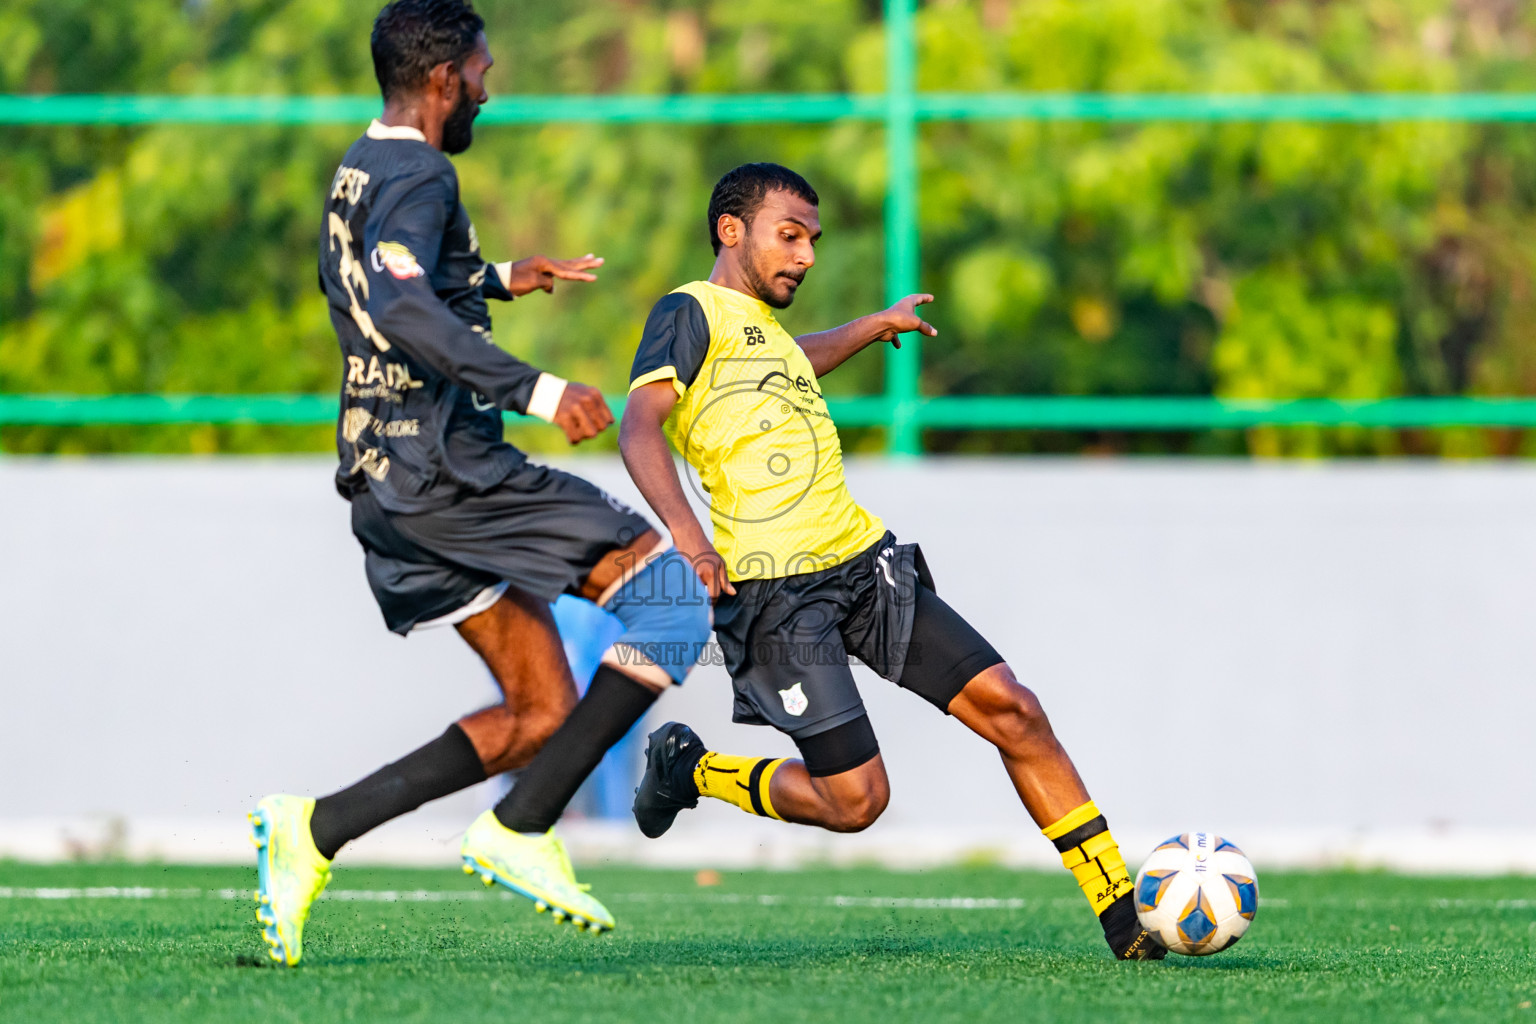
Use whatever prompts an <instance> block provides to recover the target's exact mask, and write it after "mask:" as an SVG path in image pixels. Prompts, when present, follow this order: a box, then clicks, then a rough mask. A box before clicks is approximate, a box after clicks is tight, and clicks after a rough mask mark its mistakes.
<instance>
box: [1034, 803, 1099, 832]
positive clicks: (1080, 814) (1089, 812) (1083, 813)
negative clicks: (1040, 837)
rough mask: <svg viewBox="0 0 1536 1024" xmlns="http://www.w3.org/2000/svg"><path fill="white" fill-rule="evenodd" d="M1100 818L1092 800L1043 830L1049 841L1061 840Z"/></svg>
mask: <svg viewBox="0 0 1536 1024" xmlns="http://www.w3.org/2000/svg"><path fill="white" fill-rule="evenodd" d="M1098 816H1099V808H1098V806H1097V805H1096V804H1094V802H1093V801H1092V800H1089V801H1088V802H1087V803H1085V804H1083V806H1081V807H1078V808H1076V809H1075V810H1071V811H1068V812H1067V813H1066V816H1065V817H1063V818H1061V819H1060V820H1058V821H1055V822H1053V823H1051V824H1049V825H1047V826H1045V828H1043V829H1041V831H1042V832H1044V833H1045V838H1047V839H1052V840H1055V839H1060V838H1061V837H1062V836H1064V835H1066V834H1067V833H1068V832H1071V831H1072V830H1073V829H1075V828H1077V827H1078V826H1079V825H1086V824H1087V823H1088V822H1090V821H1092V820H1093V819H1094V818H1097V817H1098Z"/></svg>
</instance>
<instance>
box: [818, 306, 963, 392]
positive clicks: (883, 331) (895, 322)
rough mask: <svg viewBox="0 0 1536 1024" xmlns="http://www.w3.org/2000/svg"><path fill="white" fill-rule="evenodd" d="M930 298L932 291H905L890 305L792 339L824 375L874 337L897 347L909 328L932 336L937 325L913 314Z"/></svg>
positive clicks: (873, 341) (869, 343) (875, 340)
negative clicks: (928, 292) (888, 307)
mask: <svg viewBox="0 0 1536 1024" xmlns="http://www.w3.org/2000/svg"><path fill="white" fill-rule="evenodd" d="M932 301H933V296H932V295H926V294H919V295H908V296H907V297H906V298H904V299H902V300H901V301H900V302H898V303H896V304H895V305H894V306H892V307H891V308H890V309H884V310H881V311H880V312H878V313H871V314H870V315H869V316H861V317H859V318H858V319H857V320H854V321H851V322H850V323H846V324H843V326H841V327H834V328H832V329H831V330H830V331H821V332H819V333H817V334H802V335H800V337H798V338H796V339H795V342H796V343H797V344H798V345H799V346H800V348H801V350H803V351H804V352H805V354H806V357H807V358H809V359H810V361H811V369H813V370H815V371H816V376H818V377H825V376H826V375H827V374H829V373H831V372H832V371H833V370H835V369H837V368H838V367H839V366H841V365H843V363H844V362H845V361H846V360H847V359H848V358H849V357H850V356H852V355H854V354H856V353H858V352H859V351H861V350H862V349H863V348H864V347H865V346H867V345H872V344H874V343H875V342H877V341H889V342H892V343H894V344H895V346H896V347H897V348H901V335H903V334H906V333H908V332H909V331H920V332H921V333H923V334H926V335H928V337H930V338H932V337H935V336H936V335H937V334H938V333H939V329H938V328H937V327H935V326H933V325H932V324H930V323H929V322H928V321H926V320H924V319H923V318H922V317H920V316H918V315H917V307H918V306H921V305H923V304H924V303H927V302H932Z"/></svg>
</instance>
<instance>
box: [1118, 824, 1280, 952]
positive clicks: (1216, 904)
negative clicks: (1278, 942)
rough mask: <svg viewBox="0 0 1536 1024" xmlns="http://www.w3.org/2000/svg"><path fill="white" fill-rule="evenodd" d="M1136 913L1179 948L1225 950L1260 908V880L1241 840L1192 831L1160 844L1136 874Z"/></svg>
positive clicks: (1171, 946)
mask: <svg viewBox="0 0 1536 1024" xmlns="http://www.w3.org/2000/svg"><path fill="white" fill-rule="evenodd" d="M1135 899H1136V916H1137V917H1138V918H1140V919H1141V926H1142V927H1143V928H1145V929H1146V930H1147V931H1149V932H1151V933H1152V934H1153V936H1154V937H1156V939H1157V941H1158V942H1161V943H1162V944H1163V945H1164V946H1167V947H1168V948H1169V949H1170V950H1172V951H1173V952H1175V953H1183V954H1185V955H1186V956H1206V955H1208V954H1210V953H1219V952H1221V951H1222V950H1223V949H1226V948H1227V947H1228V946H1230V945H1232V944H1233V943H1234V942H1236V941H1237V940H1238V939H1240V938H1242V937H1243V933H1244V932H1246V931H1247V930H1248V926H1249V925H1250V924H1252V923H1253V916H1254V914H1256V913H1258V910H1259V880H1258V876H1257V875H1255V874H1254V873H1253V865H1252V864H1251V863H1249V861H1248V858H1247V857H1246V856H1245V855H1244V854H1243V851H1242V850H1240V849H1238V848H1237V844H1236V843H1233V842H1232V841H1231V840H1228V839H1223V838H1222V837H1221V836H1219V835H1216V834H1215V833H1213V832H1186V833H1184V834H1183V835H1180V836H1174V837H1173V838H1172V839H1169V840H1166V841H1164V842H1162V843H1160V844H1158V847H1157V849H1155V850H1153V851H1152V853H1151V855H1150V856H1149V857H1147V860H1146V863H1144V864H1142V866H1141V870H1140V871H1138V872H1137V873H1136V891H1135Z"/></svg>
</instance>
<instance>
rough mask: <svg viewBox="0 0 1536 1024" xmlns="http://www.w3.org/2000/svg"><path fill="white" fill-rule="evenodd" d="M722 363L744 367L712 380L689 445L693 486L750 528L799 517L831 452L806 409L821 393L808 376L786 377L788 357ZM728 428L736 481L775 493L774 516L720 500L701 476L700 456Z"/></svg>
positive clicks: (720, 511)
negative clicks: (825, 454) (827, 452)
mask: <svg viewBox="0 0 1536 1024" xmlns="http://www.w3.org/2000/svg"><path fill="white" fill-rule="evenodd" d="M745 330H747V331H748V332H751V331H753V330H757V331H759V333H761V329H760V328H755V327H751V326H748V327H747V328H745ZM748 337H749V339H750V333H749V335H748ZM748 343H749V344H750V343H751V342H750V340H749V342H748ZM720 362H721V363H727V362H730V363H737V364H738V365H736V366H732V367H731V369H730V374H729V376H727V377H725V379H720V378H715V379H712V380H711V381H710V382H709V384H708V385H707V394H708V397H707V398H706V399H705V401H704V403H703V405H702V406H701V407H700V408H699V410H698V412H697V413H695V414H694V416H693V420H692V422H691V423H690V424H689V426H688V434H687V436H686V437H684V438H683V443H682V449H683V456H684V461H685V462H686V463H687V465H688V468H689V472H688V482H689V484H690V485H692V487H693V489H694V493H696V494H697V495H698V496H699V499H700V500H701V501H703V502H704V503H705V504H707V505H709V507H710V511H711V512H712V513H713V514H714V515H715V516H718V517H721V518H724V519H728V520H730V521H732V522H736V523H743V524H762V523H768V522H772V521H774V520H775V519H779V518H781V517H782V516H786V515H788V514H790V513H791V512H793V511H794V510H795V508H796V507H797V506H798V505H799V504H800V503H801V502H802V501H803V500H804V499H805V496H806V495H807V494H809V493H810V492H811V489H812V487H813V486H814V485H815V483H816V475H817V472H818V471H819V470H820V468H821V459H822V454H823V453H822V451H821V444H820V441H819V440H818V438H817V435H816V428H815V426H814V424H812V422H811V418H810V417H811V411H810V410H808V409H807V408H805V405H806V403H807V402H809V401H810V400H813V399H820V398H821V392H820V391H818V390H816V387H815V386H814V385H813V384H811V382H810V381H808V380H806V379H805V378H804V377H803V376H802V377H798V378H797V377H791V376H790V375H789V374H788V373H787V372H785V370H786V369H787V367H786V365H785V362H784V360H782V359H775V358H768V357H761V358H751V359H744V360H720ZM722 425H724V426H726V427H727V429H729V431H730V432H731V433H732V434H734V435H735V436H736V438H737V443H736V445H735V446H734V452H735V453H736V454H735V456H733V462H732V469H731V474H732V476H733V477H734V478H735V479H736V481H737V482H738V483H739V484H742V485H744V487H745V488H747V489H750V490H753V491H757V492H759V493H762V492H769V491H771V492H774V493H775V499H774V501H773V502H772V503H771V511H767V512H766V514H763V513H764V511H765V510H764V508H763V507H761V506H759V507H755V508H752V509H750V510H744V509H742V508H741V507H740V506H737V505H734V504H731V505H728V504H727V503H726V502H723V501H717V500H715V496H714V495H711V494H710V493H709V490H708V488H706V487H705V486H704V484H703V482H702V481H701V480H699V479H698V478H697V477H696V475H695V474H696V469H695V466H696V465H697V463H698V462H700V461H701V460H700V458H699V457H698V456H699V454H701V453H702V450H703V449H705V448H707V447H709V446H708V445H707V444H705V443H703V441H702V439H703V438H705V437H707V436H709V435H711V434H713V433H714V432H715V431H716V430H718V429H719V428H720V427H721V426H722ZM696 435H697V439H696ZM744 512H745V514H743V513H744Z"/></svg>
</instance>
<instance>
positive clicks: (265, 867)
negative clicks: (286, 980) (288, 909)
mask: <svg viewBox="0 0 1536 1024" xmlns="http://www.w3.org/2000/svg"><path fill="white" fill-rule="evenodd" d="M246 817H247V818H248V819H249V820H250V823H251V842H252V844H254V845H255V847H256V923H257V924H259V925H261V937H262V939H264V940H265V941H266V943H267V946H268V949H267V955H268V956H269V957H270V958H271V959H272V960H273V961H274V962H275V963H279V964H283V965H285V966H287V967H293V966H296V965H297V964H298V962H299V960H298V958H297V957H293V958H291V959H290V957H289V951H288V947H287V945H286V944H285V943H284V942H283V937H282V935H281V934H279V933H278V930H277V917H276V915H274V914H273V913H272V912H271V910H270V909H269V908H271V906H272V889H271V886H270V884H269V882H268V879H269V878H270V877H271V871H272V844H271V836H272V824H271V822H269V821H268V820H267V812H266V810H265V808H261V807H258V808H256V810H254V811H252V812H251V813H250V814H248V815H246Z"/></svg>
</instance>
